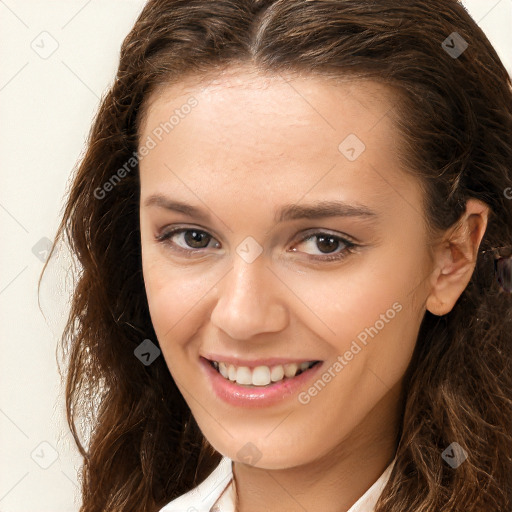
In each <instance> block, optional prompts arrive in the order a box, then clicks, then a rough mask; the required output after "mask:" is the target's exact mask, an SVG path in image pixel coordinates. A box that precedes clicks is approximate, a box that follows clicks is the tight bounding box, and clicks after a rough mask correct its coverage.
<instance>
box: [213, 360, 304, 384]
mask: <svg viewBox="0 0 512 512" xmlns="http://www.w3.org/2000/svg"><path fill="white" fill-rule="evenodd" d="M212 362H213V366H214V367H215V368H216V369H217V370H218V371H219V373H220V374H221V375H222V376H223V377H225V378H226V379H229V380H231V381H233V382H235V381H236V382H237V384H243V385H246V386H247V385H253V386H267V385H268V384H270V382H277V381H279V380H283V379H284V378H285V377H288V378H291V377H295V375H297V373H298V372H302V371H304V370H306V369H308V368H309V367H310V366H312V365H313V364H314V361H305V362H304V363H299V364H297V363H287V364H284V365H283V364H278V365H276V366H272V367H269V366H256V367H255V368H254V369H252V370H251V368H249V367H248V366H235V365H233V364H229V363H224V362H222V361H221V362H218V361H212Z"/></svg>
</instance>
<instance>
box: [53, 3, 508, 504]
mask: <svg viewBox="0 0 512 512" xmlns="http://www.w3.org/2000/svg"><path fill="white" fill-rule="evenodd" d="M511 198H512V89H511V82H510V78H509V76H508V74H507V72H506V70H505V69H504V67H503V65H502V63H501V62H500V60H499V58H498V56H497V55H496V52H495V51H494V49H493V48H492V46H491V45H490V43H489V41H488V40H487V38H486V37H485V35H484V33H483V32H482V31H481V30H480V29H479V28H478V26H477V25H476V23H475V22H474V21H473V19H472V18H471V17H470V16H469V14H468V13H467V12H466V10H465V9H464V7H463V6H462V5H461V4H460V3H458V2H456V1H455V0H413V1H408V2H402V1H400V2H397V1H396V0H310V1H307V0H259V1H258V0H217V1H215V2H211V1H207V0H203V1H201V0H186V1H185V0H150V1H149V2H148V3H147V5H146V6H145V8H144V10H143V11H142V13H141V14H140V17H139V19H138V20H137V22H136V24H135V26H134V28H133V30H132V31H131V32H130V34H129V35H128V36H127V38H126V39H125V41H124V43H123V46H122V49H121V57H120V64H119V70H118V73H117V76H116V79H115V83H114V84H113V85H112V87H111V89H110V90H109V92H108V94H107V95H106V97H105V98H104V99H103V101H102V103H101V107H100V110H99V112H98V115H97V119H96V121H95V123H94V126H93V128H92V131H91V134H90V138H89V141H88V148H87V152H86V154H85V156H84V158H83V160H82V161H81V163H80V165H79V167H78V169H77V172H76V175H75V176H74V181H73V184H72V187H71V190H70V193H69V198H68V201H67V206H66V209H65V213H64V217H63V219H62V223H61V225H60V228H59V231H58V239H60V240H63V241H64V240H65V241H67V242H68V243H69V244H70V246H71V248H72V250H73V251H74V254H75V255H76V257H77V259H78V261H79V263H80V265H81V270H80V274H79V276H78V282H77V286H76V290H75V292H74V297H73V302H72V310H71V315H70V318H69V322H68V324H67V328H66V331H65V333H64V337H63V341H64V343H65V346H66V347H67V349H68V354H69V372H68V376H67V389H66V393H67V408H68V419H69V422H70V427H71V429H72V432H73V434H74V436H75V439H76V442H77V444H78V446H79V448H80V449H81V452H82V455H83V457H84V466H83V486H82V494H83V505H82V507H81V511H82V512H93V511H94V512H100V511H101V512H106V511H139V512H141V511H145V512H149V511H157V510H162V511H165V512H170V511H178V510H179V511H196V510H197V511H219V510H220V511H222V512H227V511H234V510H236V511H238V512H254V511H270V512H277V511H279V512H288V511H290V512H291V511H310V512H314V511H318V510H322V511H323V512H347V511H350V512H373V511H375V512H413V511H414V512H434V511H435V512H438V511H443V512H455V511H464V512H483V511H491V510H492V511H493V512H496V511H500V512H506V511H510V510H512V484H511V483H512V315H511V306H512V294H511V293H510V292H511V287H510V286H511V284H510V264H511V259H510V255H511V249H510V246H511V245H512V199H511ZM89 433H90V435H88V434H89Z"/></svg>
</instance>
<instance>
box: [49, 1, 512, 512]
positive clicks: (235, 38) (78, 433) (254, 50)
mask: <svg viewBox="0 0 512 512" xmlns="http://www.w3.org/2000/svg"><path fill="white" fill-rule="evenodd" d="M454 32H456V33H457V34H458V36H454V35H453V33H454ZM449 36H450V37H452V39H451V40H450V39H448V41H449V42H450V44H447V43H443V42H444V41H446V40H447V38H449ZM459 36H460V37H462V38H463V39H464V40H465V41H466V42H467V44H468V47H467V48H466V50H465V51H464V52H463V53H462V54H460V55H458V56H455V55H453V54H450V51H449V48H452V47H454V46H455V43H454V39H453V37H459ZM457 41H461V40H460V39H457ZM238 64H251V65H253V66H254V67H255V68H257V69H259V70H263V71H266V72H268V73H270V74H278V73H281V72H283V73H284V72H288V73H307V74H310V75H321V76H326V77H334V78H336V77H338V78H344V77H347V78H349V79H357V80H361V79H362V80H365V79H368V80H377V81H380V82H381V83H384V84H387V85H388V86H389V87H391V88H392V90H393V91H394V98H395V99H396V104H395V108H394V109H393V114H396V119H395V122H396V127H397V130H398V133H399V135H400V137H401V141H402V149H401V155H400V158H401V161H402V162H403V164H404V168H405V169H406V172H410V173H411V174H413V175H414V176H416V178H417V179H418V181H419V183H421V185H422V187H423V189H424V191H425V197H426V204H425V218H426V221H427V222H428V226H429V227H430V228H431V229H435V230H446V229H448V228H450V227H452V226H454V225H455V223H456V222H457V220H458V219H459V218H460V217H461V215H462V214H463V213H464V210H465V202H466V200H467V199H468V198H471V197H472V198H477V199H480V200H481V201H483V202H485V203H486V204H487V205H488V206H489V207H490V216H489V221H488V226H487V230H486V232H485V235H484V238H483V240H482V243H481V244H480V247H479V253H478V259H477V262H476V267H475V271H474V272H473V275H472V277H471V281H470V282H469V284H468V286H467V287H466V289H465V290H464V292H463V293H462V295H461V296H460V297H459V299H458V301H457V303H456V304H455V306H454V307H453V309H452V310H451V311H450V312H449V313H448V314H446V315H443V316H434V315H432V314H431V313H430V312H429V311H426V313H425V316H424V318H423V321H422V324H421V327H420V331H419V335H418V339H417V342H416V346H415V350H414V354H413V357H412V359H411V362H410V365H409V368H408V370H407V372H406V376H405V379H406V380H405V387H404V389H405V390H406V393H405V395H404V403H403V413H402V416H401V423H400V431H399V438H398V439H397V451H396V464H395V466H394V468H393V471H392V473H391V476H390V479H389V481H388V483H387V485H386V487H385V488H384V490H383V493H382V495H381V496H380V498H379V501H378V503H377V507H376V512H439V511H441V510H442V511H443V512H462V511H464V512H481V511H491V510H492V511H493V512H497V511H500V512H510V510H512V434H511V433H512V315H511V311H512V294H509V293H505V292H504V291H503V290H502V289H501V288H500V286H499V284H498V283H497V281H496V280H495V279H494V276H493V273H492V259H490V258H489V255H492V254H494V249H495V248H497V247H503V246H506V245H509V244H511V243H512V200H511V199H510V198H509V196H508V197H507V194H506V193H504V190H512V189H509V188H508V187H511V186H512V84H511V80H510V77H509V75H508V73H507V71H506V70H505V68H504V66H503V64H502V62H501V61H500V59H499V57H498V55H497V54H496V52H495V50H494V49H493V47H492V46H491V44H490V42H489V41H488V39H487V37H486V36H485V34H484V33H483V31H482V30H481V29H480V28H479V27H478V26H477V24H476V23H475V21H474V20H473V19H472V18H471V16H470V15H469V14H468V12H467V11H466V10H465V8H464V7H463V6H462V5H461V4H460V3H459V2H457V1H455V0H407V1H405V0H215V1H214V2H213V1H210V0H149V1H148V2H147V4H146V5H145V6H144V8H143V10H142V11H141V13H140V15H139V17H138V19H137V21H136V23H135V25H134V27H133V29H132V30H131V32H130V33H129V34H128V36H127V37H126V38H125V40H124V42H123V44H122V48H121V54H120V62H119V67H118V71H117V75H116V77H115V81H114V82H113V83H112V84H111V87H110V88H109V90H108V91H107V92H106V93H105V95H104V96H103V98H102V101H101V104H100V107H99V110H98V112H97V115H96V118H95V121H94V123H93V126H92V128H91V131H90V133H89V137H88V141H87V147H86V150H85V152H84V154H83V156H82V157H81V159H80V161H79V162H78V163H77V165H76V167H75V169H74V175H73V177H72V181H71V184H70V187H69V190H68V193H67V198H66V204H65V208H64V212H63V216H62V219H61V222H60V225H59V227H58V231H57V236H56V242H57V241H62V242H66V243H67V244H68V245H69V247H70V248H71V250H72V254H73V255H74V256H75V257H76V260H77V261H78V262H79V263H80V272H79V274H78V275H77V281H76V286H75V288H74V290H73V295H72V301H71V309H70V314H69V317H68V321H67V324H66V327H65V330H64V333H63V335H62V339H61V343H60V346H62V347H63V348H64V350H65V353H66V391H65V392H66V409H67V417H68V423H69V426H70V428H71V431H72V433H73V436H74V438H75V441H76V443H77V446H78V448H79V449H80V452H81V454H82V456H83V461H84V462H83V467H82V472H81V480H82V484H81V485H82V500H83V503H82V505H81V508H80V510H81V512H112V511H137V512H154V511H157V510H159V509H160V508H161V507H162V506H164V505H165V504H166V503H168V502H169V501H171V500H172V499H174V498H176V497H177V496H179V495H181V494H183V493H184V492H186V491H188V490H190V489H191V488H192V487H194V486H196V485H197V484H198V483H200V482H201V481H202V480H204V478H206V476H207V475H208V474H209V473H210V472H211V470H212V469H213V468H214V467H215V466H216V465H217V464H218V462H219V461H220V458H221V454H219V453H218V452H216V451H215V450H214V449H213V448H212V447H211V446H210V445H209V443H208V442H207V440H206V439H205V438H204V436H203V435H202V433H201V431H200V429H199V428H198V425H197V423H196V422H195V420H194V418H193V416H192V415H191V412H190V409H189V407H188V406H187V404H186V402H185V401H184V399H183V397H182V395H181V394H180V392H179V390H178V388H177V386H176V384H175V382H174V381H173V378H172V376H171V375H170V373H169V370H168V368H167V366H166V364H165V361H164V359H163V357H160V358H158V359H157V360H156V361H155V362H154V363H153V364H151V365H149V366H145V365H143V364H141V363H140V361H139V360H138V359H137V358H136V357H134V349H135V348H136V347H137V346H138V345H139V344H140V343H141V341H142V340H144V339H147V338H149V339H151V340H153V341H154V343H156V344H158V341H157V338H156V335H155V332H154V330H153V327H152V324H151V320H150V315H149V311H148V303H147V298H146V295H145V289H144V281H143V275H142V265H141V246H140V244H141V242H140V232H139V187H140V185H139V177H138V157H139V155H138V154H137V150H138V147H139V144H140V142H141V141H140V140H139V139H140V136H139V127H140V122H141V118H142V117H143V114H144V107H145V105H146V103H145V102H146V100H147V99H148V97H149V95H150V94H152V93H154V92H155V91H156V90H157V89H158V88H159V87H165V85H168V84H171V83H176V82H179V81H180V80H183V79H184V78H185V76H187V77H190V76H191V77H197V79H198V81H199V80H200V79H202V78H203V77H205V76H207V75H211V76H215V74H216V73H219V71H220V70H222V69H225V68H231V67H233V68H236V66H237V65H238ZM127 162H130V164H129V166H127ZM123 168H124V170H125V172H122V173H121V172H120V169H123ZM114 175H115V176H117V178H120V179H117V178H116V181H115V182H113V181H112V180H113V179H114ZM107 182H108V183H110V185H111V186H109V187H108V193H106V192H105V191H106V189H107V188H106V186H105V184H106V183H107ZM54 248H55V245H54ZM52 254H53V251H52V253H51V255H50V257H51V256H52ZM46 266H47V265H45V267H44V269H43V273H44V271H45V269H46ZM489 268H491V270H489ZM85 430H87V431H88V432H89V434H88V435H87V436H86V435H85V434H84V432H85ZM454 441H456V442H458V443H459V444H460V445H461V446H462V448H463V449H464V450H465V451H466V452H467V454H468V458H467V460H466V461H465V462H464V463H463V464H461V465H460V466H459V467H458V468H457V469H453V468H452V467H450V466H449V465H448V464H446V463H445V462H444V461H443V460H442V458H441V454H442V452H443V450H444V449H445V448H446V447H447V446H449V445H450V444H451V443H452V442H454Z"/></svg>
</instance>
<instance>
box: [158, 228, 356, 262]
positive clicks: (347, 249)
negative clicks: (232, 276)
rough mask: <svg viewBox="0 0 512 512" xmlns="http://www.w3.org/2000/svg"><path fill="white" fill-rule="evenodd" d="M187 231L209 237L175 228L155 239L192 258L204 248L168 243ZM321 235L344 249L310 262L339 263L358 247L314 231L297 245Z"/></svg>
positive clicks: (309, 257)
mask: <svg viewBox="0 0 512 512" xmlns="http://www.w3.org/2000/svg"><path fill="white" fill-rule="evenodd" d="M187 231H195V232H197V233H200V234H206V235H208V236H211V235H209V233H207V232H206V231H203V230H200V229H196V228H176V229H172V230H170V231H167V232H165V233H162V234H161V235H158V236H156V237H155V238H156V241H157V242H159V243H162V244H164V245H166V246H167V247H168V248H170V249H171V250H173V251H175V252H178V253H181V254H183V255H185V256H186V257H187V258H191V257H193V253H196V252H198V251H202V250H204V249H206V248H202V249H192V248H191V250H187V249H183V247H180V246H178V245H176V244H175V243H173V242H171V241H170V239H171V238H172V237H173V236H174V235H177V234H181V233H186V232H187ZM321 235H327V236H329V237H331V238H333V239H334V240H335V241H337V242H340V243H342V244H343V245H344V246H345V248H344V249H343V250H342V252H340V253H336V254H334V255H333V254H328V255H326V256H318V255H314V256H308V259H310V260H312V261H317V262H331V261H340V260H342V259H344V258H346V257H347V256H349V255H350V254H352V253H353V252H355V251H356V250H357V248H358V247H359V245H358V244H355V243H354V242H352V241H350V240H347V239H346V238H343V237H340V236H336V235H333V234H331V233H327V232H324V231H316V232H313V233H311V232H308V234H307V235H304V236H302V238H300V240H299V243H303V242H306V241H308V240H310V239H312V238H319V237H320V236H321ZM211 239H214V238H213V237H211ZM293 252H296V251H293Z"/></svg>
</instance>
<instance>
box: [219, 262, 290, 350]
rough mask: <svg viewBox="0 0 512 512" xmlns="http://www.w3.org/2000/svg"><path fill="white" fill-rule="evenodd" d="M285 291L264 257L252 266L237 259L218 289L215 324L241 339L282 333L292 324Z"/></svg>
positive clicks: (234, 337)
mask: <svg viewBox="0 0 512 512" xmlns="http://www.w3.org/2000/svg"><path fill="white" fill-rule="evenodd" d="M285 288H286V287H285V285H284V284H283V283H282V282H281V281H280V279H279V278H278V277H277V276H276V275H275V274H274V273H273V272H272V271H271V270H270V269H269V268H268V267H267V264H266V261H265V259H264V258H263V257H258V258H256V260H254V261H253V262H251V263H248V262H246V261H244V259H243V258H240V257H235V258H234V263H233V268H232V270H231V271H229V272H228V273H227V274H226V275H225V276H224V278H223V279H222V280H221V282H220V283H219V285H218V286H217V290H218V299H217V302H216V304H215V307H214V308H213V311H212V313H211V317H210V319H211V322H212V324H213V325H215V326H216V327H217V328H219V329H221V330H222V331H224V332H225V333H226V334H227V335H228V336H230V337H231V338H233V339H238V340H244V339H250V338H252V337H254V336H256V335H258V334H263V333H266V332H278V331H281V330H282V329H284V328H285V327H286V326H287V325H288V311H287V308H286V306H285V303H284V295H283V292H284V290H285Z"/></svg>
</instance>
